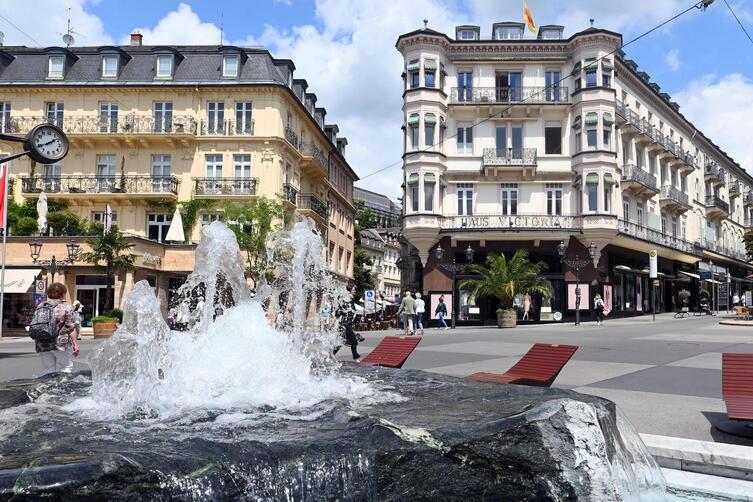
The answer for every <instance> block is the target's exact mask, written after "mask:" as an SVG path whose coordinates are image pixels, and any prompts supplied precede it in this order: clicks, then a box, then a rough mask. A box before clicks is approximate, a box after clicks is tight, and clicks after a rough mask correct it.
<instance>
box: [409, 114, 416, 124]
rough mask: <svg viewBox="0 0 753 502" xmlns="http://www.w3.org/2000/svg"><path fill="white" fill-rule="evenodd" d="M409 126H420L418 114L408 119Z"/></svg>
mask: <svg viewBox="0 0 753 502" xmlns="http://www.w3.org/2000/svg"><path fill="white" fill-rule="evenodd" d="M408 125H409V126H417V125H418V113H413V114H411V115H410V116H409V117H408Z"/></svg>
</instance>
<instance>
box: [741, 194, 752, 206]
mask: <svg viewBox="0 0 753 502" xmlns="http://www.w3.org/2000/svg"><path fill="white" fill-rule="evenodd" d="M743 204H745V205H746V206H753V192H748V193H746V194H745V196H743Z"/></svg>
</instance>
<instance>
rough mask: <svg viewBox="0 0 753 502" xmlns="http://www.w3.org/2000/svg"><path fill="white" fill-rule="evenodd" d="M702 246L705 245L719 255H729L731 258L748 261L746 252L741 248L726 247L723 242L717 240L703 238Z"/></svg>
mask: <svg viewBox="0 0 753 502" xmlns="http://www.w3.org/2000/svg"><path fill="white" fill-rule="evenodd" d="M703 247H705V248H706V249H708V250H709V251H713V252H714V253H717V254H720V255H724V256H729V257H731V258H735V259H737V260H740V261H748V256H747V253H745V252H744V251H741V250H737V249H732V248H728V247H726V246H724V245H723V244H721V243H719V242H718V241H712V240H710V239H704V241H703Z"/></svg>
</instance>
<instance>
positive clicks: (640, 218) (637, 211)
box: [635, 202, 643, 225]
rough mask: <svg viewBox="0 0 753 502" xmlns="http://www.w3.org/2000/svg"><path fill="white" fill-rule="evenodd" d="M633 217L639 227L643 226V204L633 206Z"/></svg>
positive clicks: (638, 203)
mask: <svg viewBox="0 0 753 502" xmlns="http://www.w3.org/2000/svg"><path fill="white" fill-rule="evenodd" d="M635 216H636V219H637V220H638V224H639V225H643V202H637V203H636V204H635Z"/></svg>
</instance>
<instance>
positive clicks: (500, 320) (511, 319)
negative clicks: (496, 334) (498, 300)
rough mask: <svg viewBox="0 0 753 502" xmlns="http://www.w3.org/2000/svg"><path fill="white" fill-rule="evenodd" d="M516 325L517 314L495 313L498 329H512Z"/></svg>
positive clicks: (508, 312) (510, 311) (513, 312)
mask: <svg viewBox="0 0 753 502" xmlns="http://www.w3.org/2000/svg"><path fill="white" fill-rule="evenodd" d="M517 325H518V313H517V312H515V311H514V310H505V311H502V312H497V327H498V328H514V327H516V326H517Z"/></svg>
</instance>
